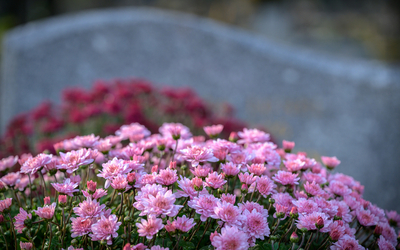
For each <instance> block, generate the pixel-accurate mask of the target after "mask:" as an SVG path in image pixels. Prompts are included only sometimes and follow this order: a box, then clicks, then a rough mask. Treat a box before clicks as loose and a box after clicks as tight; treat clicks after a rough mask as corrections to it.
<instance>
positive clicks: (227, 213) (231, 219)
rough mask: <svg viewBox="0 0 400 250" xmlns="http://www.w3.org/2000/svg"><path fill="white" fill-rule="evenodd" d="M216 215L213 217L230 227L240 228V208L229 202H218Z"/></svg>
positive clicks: (215, 210)
mask: <svg viewBox="0 0 400 250" xmlns="http://www.w3.org/2000/svg"><path fill="white" fill-rule="evenodd" d="M214 213H215V214H214V215H212V216H211V217H213V218H215V219H220V220H222V221H224V222H226V223H227V225H228V226H233V225H236V226H239V223H240V222H239V219H241V216H240V214H241V212H240V210H239V208H238V207H236V206H234V205H233V204H231V203H227V202H222V203H221V202H217V206H216V207H215V208H214Z"/></svg>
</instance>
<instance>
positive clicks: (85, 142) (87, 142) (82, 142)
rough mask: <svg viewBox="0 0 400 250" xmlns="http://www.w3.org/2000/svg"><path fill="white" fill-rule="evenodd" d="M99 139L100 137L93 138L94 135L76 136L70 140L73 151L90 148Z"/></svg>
mask: <svg viewBox="0 0 400 250" xmlns="http://www.w3.org/2000/svg"><path fill="white" fill-rule="evenodd" d="M99 139H100V136H95V135H94V134H90V135H84V136H77V137H75V138H73V139H71V142H72V144H73V147H74V149H78V148H92V147H93V146H94V145H95V144H96V142H98V140H99Z"/></svg>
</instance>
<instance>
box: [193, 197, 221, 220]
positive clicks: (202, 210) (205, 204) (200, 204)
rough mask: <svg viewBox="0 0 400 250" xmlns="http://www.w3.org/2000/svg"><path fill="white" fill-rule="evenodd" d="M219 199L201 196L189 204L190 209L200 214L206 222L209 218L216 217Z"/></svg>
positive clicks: (201, 218)
mask: <svg viewBox="0 0 400 250" xmlns="http://www.w3.org/2000/svg"><path fill="white" fill-rule="evenodd" d="M217 202H218V199H217V198H215V197H214V195H210V194H200V195H199V196H197V197H194V198H193V199H192V200H190V201H189V202H188V205H189V207H191V208H193V209H195V210H196V213H198V214H200V215H201V216H200V220H201V221H206V220H207V218H208V217H211V216H214V215H215V213H214V208H215V207H216V206H217Z"/></svg>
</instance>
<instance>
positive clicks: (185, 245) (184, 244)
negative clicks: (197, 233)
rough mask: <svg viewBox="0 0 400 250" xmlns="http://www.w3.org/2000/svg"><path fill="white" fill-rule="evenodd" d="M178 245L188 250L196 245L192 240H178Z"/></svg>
mask: <svg viewBox="0 0 400 250" xmlns="http://www.w3.org/2000/svg"><path fill="white" fill-rule="evenodd" d="M178 245H179V246H181V247H183V249H184V250H190V249H195V248H196V246H195V245H194V244H193V243H192V242H188V241H180V242H179V244H178Z"/></svg>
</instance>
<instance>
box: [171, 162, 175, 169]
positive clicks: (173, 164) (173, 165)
mask: <svg viewBox="0 0 400 250" xmlns="http://www.w3.org/2000/svg"><path fill="white" fill-rule="evenodd" d="M169 168H170V169H176V161H171V162H170V163H169Z"/></svg>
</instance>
